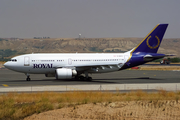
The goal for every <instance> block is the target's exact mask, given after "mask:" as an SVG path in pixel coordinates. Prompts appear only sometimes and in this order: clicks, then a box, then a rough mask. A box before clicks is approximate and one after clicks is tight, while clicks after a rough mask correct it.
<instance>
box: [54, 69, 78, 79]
mask: <svg viewBox="0 0 180 120" xmlns="http://www.w3.org/2000/svg"><path fill="white" fill-rule="evenodd" d="M76 75H77V71H76V70H73V69H69V68H59V69H56V79H71V78H72V77H73V76H76Z"/></svg>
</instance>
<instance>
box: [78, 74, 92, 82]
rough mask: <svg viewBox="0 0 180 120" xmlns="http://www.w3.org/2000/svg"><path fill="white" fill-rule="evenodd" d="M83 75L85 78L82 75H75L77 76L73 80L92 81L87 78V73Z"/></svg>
mask: <svg viewBox="0 0 180 120" xmlns="http://www.w3.org/2000/svg"><path fill="white" fill-rule="evenodd" d="M84 74H85V77H84V76H82V75H77V76H76V77H75V79H76V80H87V81H92V77H89V76H88V72H85V73H84Z"/></svg>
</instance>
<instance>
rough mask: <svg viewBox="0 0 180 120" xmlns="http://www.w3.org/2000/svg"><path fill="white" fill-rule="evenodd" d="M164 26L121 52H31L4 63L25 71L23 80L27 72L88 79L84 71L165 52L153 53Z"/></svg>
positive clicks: (120, 66)
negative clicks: (128, 49) (131, 47)
mask: <svg viewBox="0 0 180 120" xmlns="http://www.w3.org/2000/svg"><path fill="white" fill-rule="evenodd" d="M167 26H168V24H158V25H156V26H155V28H154V29H153V30H152V31H151V32H150V33H149V34H148V35H147V36H146V37H145V38H144V39H143V40H142V41H141V42H140V43H139V45H137V46H136V47H135V48H133V49H132V50H130V51H127V52H125V53H68V54H66V53H36V54H33V53H32V54H25V55H20V56H16V57H13V58H11V60H10V61H8V62H6V63H5V64H4V66H5V67H6V68H8V69H10V70H13V71H17V72H21V73H25V75H26V76H27V78H26V80H27V81H30V80H31V79H30V74H45V76H46V77H55V78H56V79H63V80H64V79H76V80H88V81H91V80H92V77H89V75H88V74H95V73H107V72H114V71H120V70H124V69H127V68H131V67H135V66H138V65H142V64H144V63H147V62H150V61H153V60H156V59H160V58H163V57H165V56H168V55H165V54H159V53H157V51H158V48H159V46H160V44H161V41H162V39H163V36H164V34H165V31H166V29H167ZM82 74H84V76H83V75H82Z"/></svg>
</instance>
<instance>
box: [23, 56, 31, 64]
mask: <svg viewBox="0 0 180 120" xmlns="http://www.w3.org/2000/svg"><path fill="white" fill-rule="evenodd" d="M29 65H30V58H29V56H25V57H24V66H29Z"/></svg>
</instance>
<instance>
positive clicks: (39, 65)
mask: <svg viewBox="0 0 180 120" xmlns="http://www.w3.org/2000/svg"><path fill="white" fill-rule="evenodd" d="M52 66H53V64H33V68H52Z"/></svg>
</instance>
